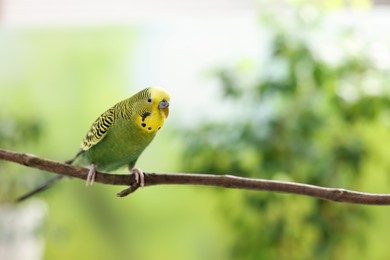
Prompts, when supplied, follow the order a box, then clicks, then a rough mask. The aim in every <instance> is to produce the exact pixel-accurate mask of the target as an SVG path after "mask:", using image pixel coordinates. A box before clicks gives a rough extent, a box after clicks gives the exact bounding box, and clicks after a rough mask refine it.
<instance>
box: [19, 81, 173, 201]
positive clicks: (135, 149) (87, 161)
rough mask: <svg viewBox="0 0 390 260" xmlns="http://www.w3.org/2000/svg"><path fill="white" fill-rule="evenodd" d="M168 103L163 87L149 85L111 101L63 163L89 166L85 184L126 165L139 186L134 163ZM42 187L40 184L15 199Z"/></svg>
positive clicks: (139, 176)
mask: <svg viewBox="0 0 390 260" xmlns="http://www.w3.org/2000/svg"><path fill="white" fill-rule="evenodd" d="M169 102H170V97H169V94H168V93H167V92H166V91H165V90H164V89H162V88H157V87H152V88H146V89H144V90H141V91H139V92H138V93H136V94H135V95H133V96H131V97H130V98H127V99H125V100H123V101H121V102H119V103H117V104H115V105H114V106H113V107H111V108H110V109H108V110H107V111H106V112H104V113H103V114H101V115H100V116H99V117H98V119H96V120H95V122H94V123H93V124H92V126H91V128H90V130H89V131H88V133H87V135H86V137H85V138H84V140H83V142H82V146H81V149H80V151H79V152H78V153H77V155H76V157H75V158H74V159H73V160H69V161H67V163H69V164H71V165H75V166H87V167H88V168H89V173H88V177H87V180H86V185H91V184H93V182H94V179H95V174H96V171H103V172H105V171H108V172H109V171H113V170H116V169H118V168H120V167H122V166H127V167H128V168H129V170H130V172H132V173H134V174H136V179H137V180H138V182H139V185H140V186H141V187H142V186H143V185H144V175H143V173H142V171H141V170H139V169H138V168H134V166H135V163H136V162H137V159H138V157H139V156H140V155H141V153H142V152H143V151H144V149H145V148H146V147H147V146H148V145H149V144H150V142H151V141H152V140H153V138H154V137H155V135H156V133H157V132H158V131H159V130H160V129H161V127H162V126H163V125H164V121H165V119H167V118H168V114H169ZM60 178H61V177H60V176H59V177H57V179H60ZM51 183H53V182H51ZM45 188H47V187H44V186H42V187H41V188H39V189H37V190H35V191H33V192H31V193H29V194H27V195H25V196H23V197H21V198H20V199H19V200H23V199H25V198H27V197H30V196H31V195H32V194H35V193H36V192H37V191H38V190H43V189H45Z"/></svg>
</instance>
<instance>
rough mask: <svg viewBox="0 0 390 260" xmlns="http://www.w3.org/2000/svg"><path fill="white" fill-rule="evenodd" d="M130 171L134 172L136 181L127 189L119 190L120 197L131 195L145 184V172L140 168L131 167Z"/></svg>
mask: <svg viewBox="0 0 390 260" xmlns="http://www.w3.org/2000/svg"><path fill="white" fill-rule="evenodd" d="M129 171H130V173H132V174H134V177H135V182H134V183H133V184H132V185H131V186H130V187H129V188H127V189H125V190H123V191H121V192H119V193H118V194H117V196H118V197H121V198H122V197H125V196H127V195H129V194H130V193H133V192H134V191H136V190H137V189H138V188H139V187H144V186H145V175H144V173H143V172H142V171H141V170H140V169H138V168H129Z"/></svg>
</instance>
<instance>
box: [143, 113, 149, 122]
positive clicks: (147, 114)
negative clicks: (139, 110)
mask: <svg viewBox="0 0 390 260" xmlns="http://www.w3.org/2000/svg"><path fill="white" fill-rule="evenodd" d="M150 115H151V113H150V112H145V113H143V114H142V116H141V117H142V122H144V121H145V119H146V118H147V117H148V116H150Z"/></svg>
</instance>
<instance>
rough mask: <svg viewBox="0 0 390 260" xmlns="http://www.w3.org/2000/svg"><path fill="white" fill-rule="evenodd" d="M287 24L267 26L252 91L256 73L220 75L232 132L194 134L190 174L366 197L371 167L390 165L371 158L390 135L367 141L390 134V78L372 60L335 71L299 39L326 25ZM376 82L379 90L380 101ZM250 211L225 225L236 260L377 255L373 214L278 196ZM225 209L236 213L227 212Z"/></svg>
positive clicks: (258, 196)
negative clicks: (370, 240)
mask: <svg viewBox="0 0 390 260" xmlns="http://www.w3.org/2000/svg"><path fill="white" fill-rule="evenodd" d="M272 17H273V18H272ZM279 17H280V16H277V15H275V14H274V15H273V16H272V15H269V14H267V16H266V18H267V19H263V21H266V22H267V25H268V26H271V29H272V30H274V31H275V33H273V34H272V36H271V44H270V46H272V47H271V49H270V52H269V57H268V58H267V60H266V61H265V62H264V63H263V64H264V65H263V66H261V65H257V66H253V67H254V69H253V71H254V73H255V76H254V77H253V78H254V79H255V80H253V82H250V83H248V80H247V78H248V72H247V71H245V70H240V66H237V68H222V69H220V70H219V71H218V72H217V74H216V76H217V77H218V78H219V79H220V81H221V93H222V98H221V100H222V101H225V102H230V104H231V105H230V107H233V108H234V109H232V111H230V113H231V116H230V118H229V120H228V121H226V122H219V123H215V122H209V123H206V124H204V125H200V126H199V127H198V128H197V129H193V130H191V131H189V132H186V133H185V136H186V138H185V140H186V144H187V149H186V154H185V156H184V162H183V165H184V167H186V170H187V171H196V172H205V173H220V174H237V175H241V176H246V177H254V178H268V179H280V180H290V181H296V182H302V183H310V184H316V185H321V186H328V187H343V188H349V189H362V188H364V182H365V181H366V180H367V179H366V178H367V170H366V169H367V165H370V164H371V163H372V162H373V161H376V160H377V159H378V156H379V157H380V156H384V154H383V153H382V154H381V155H378V153H376V152H373V151H372V143H373V142H377V141H378V139H376V138H385V139H381V140H382V141H383V142H389V141H390V135H389V133H388V132H387V134H385V136H381V137H376V136H375V135H368V134H367V133H375V131H380V130H378V129H388V125H386V120H385V119H386V118H388V115H389V114H388V113H389V111H390V95H389V93H388V91H387V90H386V89H385V87H384V86H386V85H387V84H388V83H389V80H388V74H386V72H385V71H380V70H379V69H378V68H376V67H375V64H374V62H373V61H372V60H371V59H370V57H369V55H365V54H363V53H362V54H361V55H358V56H357V55H353V54H350V53H348V52H345V53H344V54H343V55H344V57H343V60H341V61H340V62H339V63H338V64H336V65H335V64H330V63H328V62H326V61H325V60H323V59H321V58H320V56H321V55H319V53H320V52H321V47H322V46H317V47H314V48H313V47H312V46H311V45H310V41H309V38H308V37H306V35H304V33H301V32H300V31H299V30H300V28H301V29H302V28H304V29H305V30H308V31H310V30H312V31H314V30H316V29H318V27H317V26H319V25H320V19H319V18H318V20H316V23H315V25H313V26H312V24H313V23H311V22H309V23H307V22H305V20H304V19H302V16H299V15H297V16H294V19H290V20H288V22H286V21H284V20H281V19H285V17H281V18H279ZM289 23H290V24H289ZM291 23H293V24H291ZM294 25H295V27H294ZM293 28H295V30H294V29H293ZM356 36H357V37H359V35H358V34H355V33H351V29H350V28H346V29H345V30H343V31H342V32H341V33H340V35H338V37H339V39H341V40H342V41H354V40H356V39H355V38H354V37H356ZM324 44H326V43H324ZM252 63H253V64H259V63H261V62H259V61H256V60H254V61H253V62H252ZM259 67H260V68H259ZM256 69H257V70H256ZM372 79H375V81H379V84H378V86H379V87H378V86H377V87H376V88H375V91H372V90H373V89H374V86H371V85H370V82H372ZM387 131H388V130H387ZM375 140H376V141H375ZM377 166H378V167H379V168H380V169H381V170H380V171H379V172H386V169H389V167H390V165H389V163H388V162H381V164H378V165H377ZM370 178H373V176H372V175H371V177H370ZM373 192H375V191H373ZM376 192H378V191H376ZM242 202H243V203H244V206H243V208H242V209H240V210H239V212H238V213H234V212H233V211H231V212H230V213H228V214H226V215H225V217H226V219H227V220H226V221H227V222H228V223H229V224H230V225H231V226H233V227H234V232H235V235H236V239H235V241H234V243H233V245H232V249H231V255H232V258H233V259H237V258H239V259H313V258H314V259H318V258H320V259H344V258H347V259H349V258H356V257H359V256H361V255H364V254H366V255H367V254H369V253H368V252H369V251H368V249H367V248H366V247H365V244H366V242H367V241H366V240H365V239H364V236H365V234H366V232H367V230H368V229H365V228H364V226H365V225H366V224H367V223H369V222H370V218H371V216H370V214H369V211H368V210H367V209H366V208H363V207H359V206H353V205H337V204H335V203H330V202H325V201H317V200H314V199H308V198H296V197H294V196H282V195H277V194H271V193H266V194H264V193H249V192H248V193H245V194H244V195H243V200H242ZM226 207H235V206H234V205H231V204H230V203H229V202H227V203H226ZM371 256H372V255H371Z"/></svg>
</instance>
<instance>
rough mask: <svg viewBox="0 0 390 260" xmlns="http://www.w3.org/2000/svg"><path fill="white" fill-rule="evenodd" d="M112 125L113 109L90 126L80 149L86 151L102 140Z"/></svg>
mask: <svg viewBox="0 0 390 260" xmlns="http://www.w3.org/2000/svg"><path fill="white" fill-rule="evenodd" d="M113 123H114V111H113V109H109V110H107V111H106V112H104V113H103V114H102V115H101V116H100V117H99V118H98V119H96V121H95V122H94V123H93V124H92V126H91V128H90V129H89V131H88V133H87V136H86V137H85V138H84V140H83V143H82V146H81V149H82V150H83V151H86V150H88V149H90V148H91V147H92V146H94V145H95V144H97V143H99V142H100V141H101V140H103V138H104V137H105V136H106V135H107V131H108V129H110V127H111V126H112V125H113Z"/></svg>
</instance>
